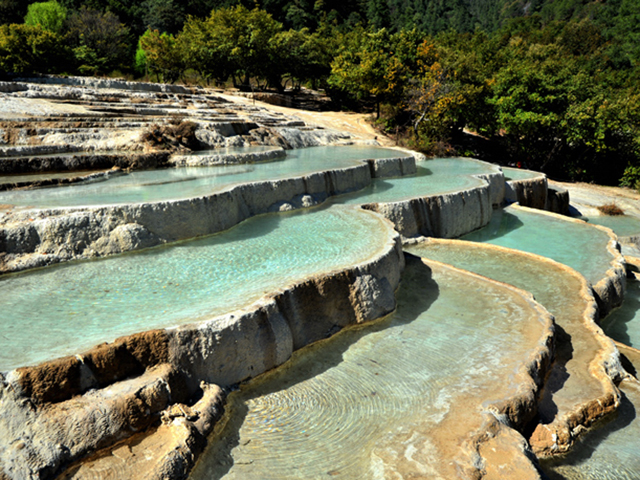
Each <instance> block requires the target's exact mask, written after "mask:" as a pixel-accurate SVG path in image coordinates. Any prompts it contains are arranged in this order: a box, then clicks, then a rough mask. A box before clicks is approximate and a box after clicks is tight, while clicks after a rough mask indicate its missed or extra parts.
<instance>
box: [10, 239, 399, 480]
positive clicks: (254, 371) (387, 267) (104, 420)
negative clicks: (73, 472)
mask: <svg viewBox="0 0 640 480" xmlns="http://www.w3.org/2000/svg"><path fill="white" fill-rule="evenodd" d="M403 268H404V255H403V253H402V246H401V243H400V238H399V236H398V235H397V234H395V235H390V240H389V242H388V244H387V246H386V247H385V249H384V250H383V251H382V252H380V254H379V255H377V256H376V257H375V258H373V259H371V260H370V261H368V262H364V263H362V264H360V265H356V266H353V267H349V268H346V269H345V270H343V271H338V272H331V273H328V274H326V275H321V276H318V277H313V278H309V279H307V280H306V281H303V282H300V283H297V284H294V285H291V286H289V287H286V288H283V290H282V291H281V292H279V293H275V294H273V295H271V296H269V297H266V298H264V299H263V300H262V301H260V302H259V303H258V304H256V305H254V306H253V307H248V308H246V309H245V310H243V311H239V312H236V313H234V314H230V315H226V316H223V317H220V318H215V319H212V320H209V321H205V322H202V323H198V324H193V325H187V326H182V327H179V328H172V329H166V330H155V331H152V332H146V333H144V334H139V335H133V336H128V337H124V338H121V339H118V340H116V341H115V342H113V343H111V344H103V345H100V346H97V347H95V348H94V349H92V350H90V351H88V352H85V353H83V354H80V355H75V356H71V357H66V358H63V359H58V360H55V361H51V362H45V363H43V364H40V365H37V366H35V367H25V368H20V369H17V370H14V371H11V372H9V373H7V374H4V375H0V399H1V400H2V405H3V408H2V409H0V464H1V465H2V469H3V472H4V474H5V475H6V476H8V477H9V478H14V479H23V478H51V477H53V476H54V475H55V474H57V473H58V472H59V471H60V470H61V469H62V468H63V467H64V466H65V465H67V464H69V463H70V462H73V461H75V460H77V459H79V458H82V457H83V456H85V455H87V454H89V453H91V452H93V451H95V450H96V449H100V448H104V447H107V446H109V445H112V444H114V443H115V442H117V441H119V440H121V439H123V438H126V437H128V436H130V435H132V434H134V433H135V432H140V431H142V430H144V429H145V428H147V427H148V426H149V425H151V424H152V423H153V422H155V421H157V420H158V418H159V416H160V414H161V412H163V411H164V412H165V414H166V415H169V414H170V412H171V411H172V410H171V409H170V408H169V407H170V406H171V405H175V404H181V405H182V404H186V403H190V402H189V399H191V398H192V397H193V396H194V395H197V394H198V392H199V391H200V390H201V389H202V387H201V385H202V382H205V384H206V385H212V384H217V385H220V386H222V387H227V386H230V385H233V384H235V383H238V382H240V381H242V380H245V379H247V378H251V377H254V376H256V375H259V374H260V373H262V372H264V371H266V370H269V369H271V368H274V367H276V366H278V365H280V364H282V363H283V362H285V361H286V360H287V359H288V358H289V357H290V355H291V353H292V352H293V351H294V350H297V349H298V348H301V347H303V346H304V345H307V344H309V343H311V342H314V341H317V340H320V339H322V338H326V337H328V336H330V335H332V334H334V333H335V332H337V331H339V330H340V329H342V328H343V327H345V326H347V325H350V324H355V323H361V322H366V321H369V320H373V319H375V318H379V317H381V316H383V315H385V314H387V313H389V312H391V311H392V310H393V309H394V308H395V289H396V287H397V286H398V284H399V281H400V275H401V272H402V269H403ZM214 403H215V402H214ZM215 405H219V404H218V403H215ZM216 408H218V407H216ZM167 409H169V410H167ZM194 409H195V407H194ZM183 410H184V409H183ZM195 410H197V409H195ZM166 412H168V413H166ZM209 413H211V412H209ZM203 415H204V414H203ZM211 416H212V414H209V417H211ZM198 418H199V417H198V415H195V416H194V418H192V419H191V420H192V421H194V422H196V423H197V421H198ZM207 422H208V426H206V425H203V424H201V425H200V427H199V430H198V431H199V432H200V433H199V434H200V435H201V436H203V435H206V434H208V433H209V432H210V429H211V428H212V426H213V421H212V420H211V418H210V419H209V420H208V421H205V422H204V423H207ZM201 423H202V422H201ZM180 458H182V457H180ZM176 464H178V465H181V463H180V462H179V461H177V460H176Z"/></svg>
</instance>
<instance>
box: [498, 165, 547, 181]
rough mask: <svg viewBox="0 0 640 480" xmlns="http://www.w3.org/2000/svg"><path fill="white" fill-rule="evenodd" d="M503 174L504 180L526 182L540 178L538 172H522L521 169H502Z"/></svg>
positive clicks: (540, 174)
mask: <svg viewBox="0 0 640 480" xmlns="http://www.w3.org/2000/svg"><path fill="white" fill-rule="evenodd" d="M502 171H503V172H504V179H505V180H506V181H509V180H526V179H529V178H538V177H541V176H542V173H540V172H533V171H531V170H523V169H521V168H510V167H502Z"/></svg>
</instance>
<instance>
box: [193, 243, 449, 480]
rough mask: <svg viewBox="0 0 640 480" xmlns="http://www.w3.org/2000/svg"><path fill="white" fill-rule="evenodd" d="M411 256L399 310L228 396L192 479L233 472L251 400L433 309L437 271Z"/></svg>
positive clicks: (301, 354)
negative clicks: (233, 454)
mask: <svg viewBox="0 0 640 480" xmlns="http://www.w3.org/2000/svg"><path fill="white" fill-rule="evenodd" d="M406 257H407V265H406V269H405V271H404V273H403V276H402V283H401V285H400V288H399V289H398V292H397V299H398V306H397V310H396V311H395V312H394V313H392V314H391V315H388V316H387V317H385V318H383V319H381V320H379V321H375V322H373V323H370V324H367V325H357V326H352V327H348V328H345V329H344V330H342V331H341V332H339V333H337V334H336V335H334V336H333V337H331V338H328V339H326V340H322V341H319V342H316V343H315V344H312V345H309V346H307V347H305V348H303V349H301V350H299V351H297V352H294V354H293V355H292V357H291V359H290V360H288V361H287V362H286V363H285V364H284V365H282V366H280V367H278V368H276V369H274V370H272V371H270V372H267V373H265V374H263V375H261V376H259V377H258V378H256V379H253V380H251V381H249V382H247V383H245V384H244V385H242V386H241V387H240V389H239V391H236V392H234V393H232V394H231V395H229V398H228V403H227V406H226V413H225V418H224V419H223V421H221V422H220V424H219V425H220V427H219V428H216V431H215V432H214V433H213V434H212V436H211V437H210V439H209V442H210V443H209V445H208V446H207V449H206V450H205V452H204V453H203V455H202V456H201V459H200V460H199V463H198V466H197V467H196V469H195V470H194V472H193V474H192V476H191V477H190V478H191V479H192V480H204V479H207V480H210V479H218V478H221V477H223V476H224V475H226V474H227V473H228V472H229V471H230V470H231V468H232V467H233V465H234V459H233V456H232V450H233V449H234V448H235V447H237V446H238V445H239V444H240V429H241V427H242V425H243V423H244V422H245V419H246V417H247V415H248V414H249V409H248V407H247V403H248V402H249V401H251V400H252V399H254V398H259V397H262V396H266V395H269V394H272V393H275V392H279V391H282V390H286V389H288V388H291V387H292V386H294V385H296V384H298V383H302V382H305V381H307V380H309V379H312V378H314V377H317V376H318V375H321V374H323V373H324V372H326V371H327V370H329V369H332V368H334V367H336V366H337V365H339V364H340V363H342V362H343V358H344V354H345V352H346V351H347V350H349V348H350V347H351V346H352V345H354V344H356V343H357V342H358V341H359V340H360V339H362V338H363V337H365V336H367V335H370V334H373V333H376V332H380V331H384V330H385V329H388V328H391V327H396V326H400V325H405V324H408V323H411V322H412V321H414V320H415V319H417V318H418V316H419V315H421V314H422V313H424V312H425V311H427V310H428V309H429V308H430V307H431V305H432V304H433V302H435V301H436V299H437V298H438V296H439V287H438V285H437V283H436V282H435V281H434V280H433V277H432V271H431V269H430V268H429V267H428V266H427V265H425V264H424V263H422V262H421V260H420V259H419V258H418V257H414V256H412V255H407V256H406ZM370 360H371V361H374V360H372V359H370ZM380 388H383V387H382V386H381V387H380ZM274 454H275V452H274ZM203 467H204V468H203Z"/></svg>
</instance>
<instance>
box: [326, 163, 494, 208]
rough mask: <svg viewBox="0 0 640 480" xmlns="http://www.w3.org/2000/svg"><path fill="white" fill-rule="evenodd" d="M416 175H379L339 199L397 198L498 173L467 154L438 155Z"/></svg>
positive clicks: (453, 187) (456, 187) (421, 194)
mask: <svg viewBox="0 0 640 480" xmlns="http://www.w3.org/2000/svg"><path fill="white" fill-rule="evenodd" d="M417 169H418V172H417V174H416V175H412V176H410V177H409V176H407V177H401V178H376V179H374V181H373V183H372V185H371V186H369V187H367V188H365V189H363V190H360V191H358V192H355V193H352V194H348V195H343V196H341V197H339V198H338V199H337V200H336V201H338V202H342V203H348V204H357V205H360V204H364V203H375V202H397V201H400V200H406V199H409V198H416V197H426V196H429V195H436V194H440V193H447V192H452V191H457V190H464V189H467V188H471V187H477V186H481V185H484V184H485V182H484V181H483V180H480V179H478V178H475V177H473V176H472V175H479V174H483V173H495V172H497V171H498V167H496V166H494V165H491V164H488V163H483V162H478V161H476V160H471V159H465V158H435V159H432V160H427V161H424V162H419V163H418V164H417Z"/></svg>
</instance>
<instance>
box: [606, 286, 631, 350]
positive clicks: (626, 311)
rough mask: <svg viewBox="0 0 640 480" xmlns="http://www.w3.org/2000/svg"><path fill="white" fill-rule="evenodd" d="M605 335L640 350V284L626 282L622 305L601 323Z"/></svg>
mask: <svg viewBox="0 0 640 480" xmlns="http://www.w3.org/2000/svg"><path fill="white" fill-rule="evenodd" d="M602 328H603V330H604V331H605V333H606V334H607V335H609V336H610V337H611V338H613V339H614V340H617V341H619V342H621V343H624V344H625V345H629V346H630V347H633V348H637V349H640V282H639V281H637V280H635V281H633V280H627V290H626V291H625V293H624V302H622V305H621V306H620V307H619V308H617V309H615V310H614V311H613V312H611V313H610V314H609V315H607V317H606V318H605V319H604V320H603V321H602Z"/></svg>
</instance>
